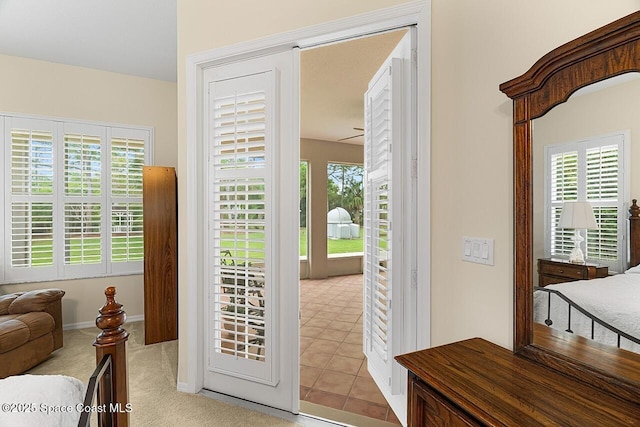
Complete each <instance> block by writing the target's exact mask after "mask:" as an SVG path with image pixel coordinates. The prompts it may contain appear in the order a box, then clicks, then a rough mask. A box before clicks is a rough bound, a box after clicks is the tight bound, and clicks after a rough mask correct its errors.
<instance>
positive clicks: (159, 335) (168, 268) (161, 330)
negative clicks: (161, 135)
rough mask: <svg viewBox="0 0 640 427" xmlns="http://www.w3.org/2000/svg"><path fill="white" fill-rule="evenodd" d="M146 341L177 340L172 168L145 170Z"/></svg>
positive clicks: (174, 199)
mask: <svg viewBox="0 0 640 427" xmlns="http://www.w3.org/2000/svg"><path fill="white" fill-rule="evenodd" d="M142 193H143V194H142V197H143V209H144V326H145V328H144V339H145V344H153V343H157V342H162V341H169V340H175V339H177V338H178V237H177V236H178V231H177V230H178V220H177V190H176V173H175V169H174V168H171V167H162V166H145V167H144V169H143V192H142Z"/></svg>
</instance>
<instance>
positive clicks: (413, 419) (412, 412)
mask: <svg viewBox="0 0 640 427" xmlns="http://www.w3.org/2000/svg"><path fill="white" fill-rule="evenodd" d="M410 378H411V379H410V384H409V395H410V396H409V400H410V402H409V405H410V408H409V427H477V426H480V424H478V423H477V422H475V421H474V420H473V419H471V418H470V417H469V416H467V415H466V414H465V413H464V412H462V411H461V410H459V409H458V408H456V407H455V406H454V405H453V404H452V403H451V402H449V401H448V400H447V399H445V398H443V397H442V396H439V395H438V394H437V393H436V392H433V391H431V390H430V388H429V387H428V386H427V385H426V384H424V385H423V384H422V382H421V381H420V380H417V379H416V378H415V377H414V376H412V375H410Z"/></svg>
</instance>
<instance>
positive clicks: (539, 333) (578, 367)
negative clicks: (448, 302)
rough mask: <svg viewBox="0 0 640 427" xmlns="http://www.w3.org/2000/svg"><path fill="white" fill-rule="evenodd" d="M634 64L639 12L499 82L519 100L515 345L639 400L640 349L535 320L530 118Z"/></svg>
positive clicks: (639, 62) (637, 64) (638, 59)
mask: <svg viewBox="0 0 640 427" xmlns="http://www.w3.org/2000/svg"><path fill="white" fill-rule="evenodd" d="M631 71H640V12H635V13H633V14H631V15H628V16H626V17H624V18H622V19H619V20H617V21H615V22H613V23H611V24H609V25H606V26H604V27H602V28H599V29H597V30H595V31H592V32H590V33H588V34H586V35H584V36H582V37H579V38H577V39H575V40H573V41H571V42H569V43H567V44H564V45H562V46H560V47H558V48H557V49H554V50H552V51H551V52H549V53H548V54H546V55H545V56H543V57H542V58H541V59H540V60H539V61H537V62H536V63H535V64H534V65H533V66H532V67H531V69H529V71H527V72H526V73H524V74H523V75H521V76H520V77H517V78H515V79H512V80H509V81H507V82H505V83H503V84H501V85H500V90H501V91H502V92H504V93H505V94H506V95H507V96H508V97H509V98H511V99H512V100H513V143H514V164H513V165H514V170H513V173H514V177H513V179H514V281H515V282H514V352H515V353H516V354H518V355H521V356H523V357H526V358H528V359H532V360H534V361H537V362H539V363H542V364H544V365H547V366H549V367H551V368H554V369H556V370H559V371H562V372H564V373H566V374H568V375H571V376H573V377H576V378H578V379H581V380H583V381H586V382H588V383H590V384H594V385H596V386H597V387H599V388H600V389H603V390H607V391H609V392H611V393H613V394H615V395H617V396H619V397H621V398H623V399H627V400H632V401H638V400H640V355H638V354H635V353H630V352H625V351H623V350H618V349H616V348H612V347H606V346H599V345H598V344H595V343H588V342H587V341H588V340H586V339H581V337H577V336H576V337H570V338H568V337H566V335H562V334H559V333H556V332H554V331H553V330H552V329H550V328H547V327H544V326H541V327H539V326H538V325H536V326H534V322H533V205H532V202H533V181H532V178H533V175H532V174H533V170H532V142H533V141H532V120H533V119H535V118H538V117H541V116H542V115H544V114H545V113H547V112H548V111H549V110H551V109H552V108H553V107H555V106H556V105H558V104H561V103H563V102H565V101H567V99H568V98H569V96H570V95H571V94H572V93H573V92H575V91H576V90H578V89H580V88H582V87H584V86H588V85H590V84H592V83H596V82H599V81H601V80H605V79H607V78H610V77H614V76H617V75H621V74H624V73H628V72H631ZM534 329H535V330H536V338H535V342H534V334H533V331H534Z"/></svg>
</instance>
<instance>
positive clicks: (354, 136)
mask: <svg viewBox="0 0 640 427" xmlns="http://www.w3.org/2000/svg"><path fill="white" fill-rule="evenodd" d="M353 130H358V131H360V132H362V133H360V134H358V135H353V136H348V137H346V138H341V139H339V140H338V141H337V142H341V141H346V140H347V139H353V138H358V137H359V136H364V129H363V128H353Z"/></svg>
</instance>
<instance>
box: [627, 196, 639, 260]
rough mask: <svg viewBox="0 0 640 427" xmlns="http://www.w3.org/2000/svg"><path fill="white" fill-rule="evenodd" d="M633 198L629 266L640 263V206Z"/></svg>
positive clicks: (630, 220) (630, 211)
mask: <svg viewBox="0 0 640 427" xmlns="http://www.w3.org/2000/svg"><path fill="white" fill-rule="evenodd" d="M637 201H638V200H637V199H633V200H632V201H631V202H632V203H631V207H630V208H629V214H630V215H629V252H630V258H629V268H631V267H635V266H636V265H638V264H640V206H638V204H637V203H636V202H637Z"/></svg>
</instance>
